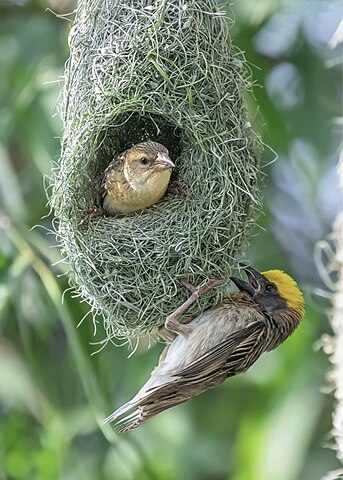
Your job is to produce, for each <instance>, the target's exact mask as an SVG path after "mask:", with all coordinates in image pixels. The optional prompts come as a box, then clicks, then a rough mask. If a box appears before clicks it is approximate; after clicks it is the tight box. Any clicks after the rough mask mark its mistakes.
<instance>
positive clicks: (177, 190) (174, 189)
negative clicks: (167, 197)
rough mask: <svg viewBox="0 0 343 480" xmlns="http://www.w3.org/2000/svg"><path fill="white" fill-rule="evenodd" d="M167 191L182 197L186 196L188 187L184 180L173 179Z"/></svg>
mask: <svg viewBox="0 0 343 480" xmlns="http://www.w3.org/2000/svg"><path fill="white" fill-rule="evenodd" d="M167 193H171V194H172V195H178V196H180V197H181V196H185V195H186V193H187V187H186V185H185V184H184V183H183V182H180V181H179V180H173V181H172V182H171V183H170V184H169V185H168V189H167Z"/></svg>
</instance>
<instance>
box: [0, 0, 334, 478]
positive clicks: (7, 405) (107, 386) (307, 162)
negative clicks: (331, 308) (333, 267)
mask: <svg viewBox="0 0 343 480" xmlns="http://www.w3.org/2000/svg"><path fill="white" fill-rule="evenodd" d="M48 3H49V2H48ZM47 6H49V7H51V8H52V9H53V10H54V11H55V12H57V13H58V14H59V15H63V14H65V13H66V12H70V11H72V10H73V8H74V6H73V4H72V2H71V1H67V0H66V1H61V0H60V1H58V0H55V1H53V0H52V1H51V2H50V3H49V4H47V2H45V1H43V0H42V1H39V0H36V1H34V0H31V1H29V0H13V1H9V0H8V1H5V2H4V0H2V1H0V21H1V23H0V68H1V82H0V97H1V105H0V172H1V174H0V186H1V188H0V480H4V479H21V480H22V479H23V480H26V479H35V480H50V479H51V480H52V479H61V480H69V479H73V480H74V479H82V480H83V479H85V480H98V479H99V480H100V479H101V480H102V479H104V480H112V479H114V480H130V479H143V480H144V479H147V480H150V479H168V480H169V479H170V480H179V479H180V480H181V479H182V480H183V479H188V480H224V479H225V480H317V479H320V478H321V477H322V476H323V475H325V474H326V473H327V472H328V471H330V470H333V469H336V468H338V467H339V464H338V461H337V460H336V459H335V454H334V451H333V450H332V449H330V448H328V446H329V445H330V444H331V443H332V439H331V437H330V433H329V432H330V428H331V411H332V407H333V399H332V396H331V395H330V394H328V393H324V392H323V391H322V387H323V386H325V385H326V383H327V379H326V375H327V373H328V372H329V368H330V367H329V363H328V360H327V358H326V356H325V355H324V353H323V352H322V351H321V350H320V349H316V348H315V346H316V345H318V340H319V339H320V337H321V335H322V334H324V333H330V327H329V323H328V320H327V316H326V311H327V307H328V305H326V304H325V302H324V303H323V301H322V300H321V299H320V297H317V296H315V294H314V291H315V289H322V290H325V289H326V288H327V287H326V286H325V285H323V281H322V278H321V276H320V275H319V273H318V269H317V267H316V265H315V263H314V260H313V247H314V245H315V243H316V242H317V241H318V240H321V239H323V238H325V237H326V236H327V234H328V233H329V232H330V229H331V224H332V221H333V219H334V218H335V215H336V213H337V211H338V208H339V204H340V201H339V193H338V185H337V176H336V174H335V167H336V163H337V156H338V154H337V149H338V146H339V142H340V132H339V128H338V121H337V119H338V117H339V115H340V113H341V112H340V104H341V98H340V80H341V79H340V55H339V52H338V51H337V50H331V51H330V50H329V49H328V48H327V44H328V42H329V40H330V38H331V36H332V34H333V32H334V31H335V29H336V28H337V26H338V23H339V20H340V18H342V13H343V6H342V2H341V1H335V0H330V1H329V0H327V1H326V0H293V1H291V2H289V1H286V0H273V1H271V0H260V1H258V2H256V1H254V0H237V2H236V4H235V5H234V6H233V11H234V14H235V17H236V25H235V27H233V29H232V30H231V34H232V36H233V39H234V43H235V44H236V45H237V46H239V47H240V48H241V49H242V50H243V51H244V52H245V54H246V58H247V60H248V61H249V64H250V68H251V70H252V75H253V78H254V80H255V88H254V95H248V96H247V103H248V106H249V109H250V112H251V117H252V123H253V125H254V128H256V129H257V130H258V131H259V132H260V133H261V134H262V136H263V139H264V141H265V142H266V143H267V144H268V145H270V147H271V149H268V148H267V149H266V151H265V154H264V165H265V167H264V168H263V172H264V174H265V180H264V183H265V186H266V187H265V203H264V211H263V214H262V215H261V218H260V219H259V225H257V226H256V230H255V232H254V236H253V238H252V242H251V247H250V248H249V251H248V252H246V256H247V258H249V259H250V260H251V262H252V264H253V265H254V266H256V268H261V269H269V268H284V269H285V270H286V271H288V272H289V273H291V274H292V275H293V276H294V277H295V278H297V280H298V281H299V282H300V284H301V285H302V287H303V288H304V290H305V292H306V300H307V314H306V319H305V321H304V322H303V324H302V326H301V327H300V328H299V330H298V331H297V332H296V334H295V335H294V336H293V337H292V338H291V339H290V340H288V341H287V342H286V344H284V345H283V346H281V347H280V348H279V349H278V350H277V351H275V352H272V353H270V354H268V355H265V356H264V357H263V358H262V359H261V360H260V361H259V362H258V364H257V365H255V366H254V367H253V368H252V369H251V370H250V371H249V372H248V373H246V374H244V375H242V376H240V377H237V378H233V379H230V380H229V381H227V382H226V383H225V384H223V385H222V386H221V387H219V388H217V389H215V390H213V391H209V392H207V393H206V394H204V395H202V396H200V397H198V398H196V399H194V400H192V401H191V402H189V403H188V404H185V405H182V406H179V407H177V408H175V409H173V410H170V411H167V412H165V413H164V414H162V415H160V416H158V417H156V418H155V419H153V420H152V421H151V422H149V423H148V424H146V425H144V426H143V427H142V428H140V429H138V430H137V431H133V432H132V433H130V434H127V435H122V436H119V437H118V436H116V435H115V434H114V433H113V431H112V428H111V427H106V428H103V427H99V425H98V421H99V420H100V419H101V418H103V417H104V416H105V415H107V414H109V413H110V411H111V410H113V409H115V408H117V407H118V406H119V405H120V404H121V403H122V402H125V401H127V400H128V399H129V398H131V396H132V395H133V394H134V393H136V391H137V390H138V388H139V387H140V386H141V385H142V384H143V383H144V381H145V380H146V378H147V376H148V375H149V372H150V370H151V368H152V367H153V365H154V364H155V362H156V359H157V357H158V353H159V350H160V349H161V345H157V346H155V347H154V348H151V349H150V350H148V349H147V348H146V346H144V345H143V343H142V345H141V346H140V348H139V349H138V351H137V352H136V354H135V355H134V356H133V357H131V358H130V359H129V360H127V355H128V351H127V349H126V347H123V348H115V347H114V346H112V345H108V346H107V347H106V348H105V349H104V350H102V351H101V352H100V353H98V354H97V355H93V356H91V354H92V353H93V352H95V351H96V350H97V349H98V348H99V345H96V344H95V343H96V342H98V341H100V340H101V339H102V333H103V332H101V328H99V329H98V332H97V334H96V335H95V336H94V331H93V330H94V328H93V324H92V322H91V320H90V319H88V318H87V317H86V318H85V319H84V321H83V322H82V323H81V325H80V326H79V328H78V329H77V328H76V327H77V325H78V323H79V322H80V321H81V319H82V318H83V317H84V315H85V314H86V313H87V307H86V306H85V305H83V304H80V303H79V300H78V299H73V298H72V296H71V295H70V293H66V295H65V296H64V303H63V305H62V303H61V299H62V292H63V291H64V290H65V289H67V288H68V283H67V277H66V275H65V269H66V266H64V265H63V264H61V263H59V260H60V258H59V253H58V249H56V248H54V246H55V243H56V241H55V239H54V237H53V236H51V235H50V236H49V235H47V233H46V231H44V230H43V229H41V228H38V229H37V228H36V229H33V230H32V229H31V227H32V226H34V225H36V224H41V225H43V226H45V227H47V228H50V227H51V219H50V218H49V217H46V215H47V213H48V209H47V207H46V195H45V191H44V182H43V177H44V176H49V172H50V169H51V162H54V161H57V159H58V155H59V139H58V137H59V135H60V132H61V124H60V121H59V119H58V118H57V116H56V115H55V116H53V113H54V111H55V105H56V100H57V96H58V91H59V84H58V82H57V81H56V80H57V79H58V78H59V77H60V76H61V75H63V65H64V62H65V60H66V59H67V57H68V48H67V33H68V29H69V28H70V25H71V24H70V22H68V21H66V20H65V19H63V18H61V17H58V16H55V15H53V14H52V13H51V12H50V11H49V10H47ZM223 8H226V6H225V4H223ZM231 13H232V12H231ZM65 18H66V19H70V18H72V16H67V17H65ZM272 151H275V152H277V153H278V155H279V160H278V161H277V162H274V163H273V162H272V160H273V159H274V154H273V152H272ZM42 217H44V218H43V220H42ZM52 264H54V266H51V265H52Z"/></svg>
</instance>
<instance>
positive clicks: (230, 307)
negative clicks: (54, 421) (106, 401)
mask: <svg viewBox="0 0 343 480" xmlns="http://www.w3.org/2000/svg"><path fill="white" fill-rule="evenodd" d="M246 272H247V275H248V279H249V282H246V281H243V280H241V279H239V278H234V277H232V281H233V282H234V283H235V284H236V286H237V287H238V288H239V290H240V292H236V293H232V294H230V295H228V297H227V298H226V299H225V300H224V301H223V302H222V303H221V304H219V305H217V306H215V307H214V308H211V309H209V310H207V311H205V312H204V313H203V314H201V315H200V316H198V317H197V318H195V319H194V320H193V321H192V322H191V323H189V324H187V325H183V324H180V323H179V322H178V321H177V317H179V316H180V315H181V314H182V313H184V311H185V310H186V309H187V308H188V307H189V305H190V304H191V303H192V301H194V300H195V299H196V298H197V297H198V296H199V294H201V293H203V292H205V291H206V290H207V289H208V288H212V287H213V286H214V285H215V284H216V283H215V282H212V284H211V285H209V286H207V287H206V285H205V288H204V287H201V288H202V291H201V289H200V291H199V289H198V290H197V289H193V288H192V287H190V289H191V290H192V291H193V293H192V296H191V297H190V300H189V301H187V302H185V304H184V306H181V307H180V308H179V309H178V310H177V312H175V313H174V314H172V315H170V316H169V317H168V318H167V320H166V323H165V327H164V333H167V335H165V336H164V337H165V338H168V339H171V343H170V344H169V345H168V346H167V347H166V348H165V350H164V351H163V352H162V354H161V357H160V360H159V364H158V365H157V367H156V368H155V369H154V370H153V372H152V374H151V377H150V379H149V380H148V381H147V383H146V384H145V385H144V386H143V387H142V389H141V390H140V391H139V392H138V393H137V395H136V396H135V397H134V398H133V399H132V400H131V401H129V402H128V403H126V404H125V405H123V406H122V407H120V408H119V409H118V410H117V411H115V412H114V413H113V414H112V415H110V416H109V417H108V418H107V419H106V420H105V422H106V423H107V422H112V421H114V420H116V419H117V418H119V417H121V416H122V415H123V414H126V413H127V412H130V411H132V413H131V414H128V415H127V416H125V417H124V418H123V419H122V420H120V421H119V422H118V423H117V425H116V426H117V429H118V430H119V431H122V432H123V431H128V430H131V429H132V428H135V427H138V426H139V425H141V424H142V423H144V422H145V421H146V420H148V419H149V418H151V417H152V416H154V415H156V414H157V413H159V412H161V411H163V410H166V409H167V408H170V407H173V406H175V405H178V404H180V403H183V402H185V401H187V400H188V399H190V398H192V397H194V396H196V395H199V394H200V393H202V392H204V391H205V390H207V389H209V388H212V387H214V386H216V385H218V384H220V383H222V382H223V381H224V380H225V379H226V378H228V377H232V376H234V375H237V374H239V373H241V372H244V371H246V370H247V369H248V368H249V367H250V366H251V365H253V363H255V362H256V360H257V359H258V358H259V357H260V356H261V355H262V353H264V352H267V351H270V350H273V349H274V348H276V347H277V346H278V345H280V344H281V343H282V342H283V341H284V340H286V338H287V337H289V336H290V335H291V334H292V333H293V331H294V330H295V328H296V327H297V326H298V324H299V323H300V321H301V319H302V317H303V314H304V300H303V296H302V294H301V291H300V290H299V288H298V286H297V285H296V283H295V282H294V280H293V279H292V278H291V277H290V276H289V275H287V274H286V273H284V272H281V271H280V270H270V271H268V272H264V273H263V274H260V273H259V272H257V271H256V270H254V269H253V268H251V267H246ZM218 283H219V282H217V284H218ZM185 284H186V286H189V284H187V282H185Z"/></svg>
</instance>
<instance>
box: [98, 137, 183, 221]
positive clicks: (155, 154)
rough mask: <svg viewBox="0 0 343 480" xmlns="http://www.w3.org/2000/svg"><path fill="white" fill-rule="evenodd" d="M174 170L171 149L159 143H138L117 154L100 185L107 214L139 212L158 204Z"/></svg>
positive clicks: (103, 206) (102, 201) (103, 205)
mask: <svg viewBox="0 0 343 480" xmlns="http://www.w3.org/2000/svg"><path fill="white" fill-rule="evenodd" d="M174 167H175V165H174V163H173V162H172V161H171V159H170V157H169V152H168V150H167V149H166V148H165V147H164V146H163V145H161V144H160V143H156V142H144V143H139V144H138V145H134V146H133V147H131V148H129V149H128V150H125V152H123V153H121V154H120V155H117V156H116V157H115V158H114V159H113V160H112V162H111V163H110V164H109V165H108V167H107V168H106V170H105V172H104V175H103V178H102V182H101V192H100V193H101V203H102V208H103V210H104V213H105V214H106V215H115V214H117V213H130V212H136V211H137V210H142V209H143V208H147V207H150V206H151V205H153V204H154V203H157V202H158V201H159V200H161V198H162V197H163V195H164V194H165V193H166V190H167V187H168V183H169V180H170V176H171V172H172V169H173V168H174Z"/></svg>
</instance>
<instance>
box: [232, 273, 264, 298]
mask: <svg viewBox="0 0 343 480" xmlns="http://www.w3.org/2000/svg"><path fill="white" fill-rule="evenodd" d="M243 268H244V271H245V273H246V274H247V277H248V280H249V282H246V281H245V280H242V279H240V278H237V277H230V280H232V281H233V283H234V284H235V285H236V287H237V288H238V289H239V290H240V291H241V292H247V293H249V295H254V293H255V292H256V291H257V290H259V289H260V286H261V284H262V282H265V278H264V276H263V275H262V274H261V273H260V272H258V271H257V270H255V269H254V268H252V267H246V266H244V267H243Z"/></svg>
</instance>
